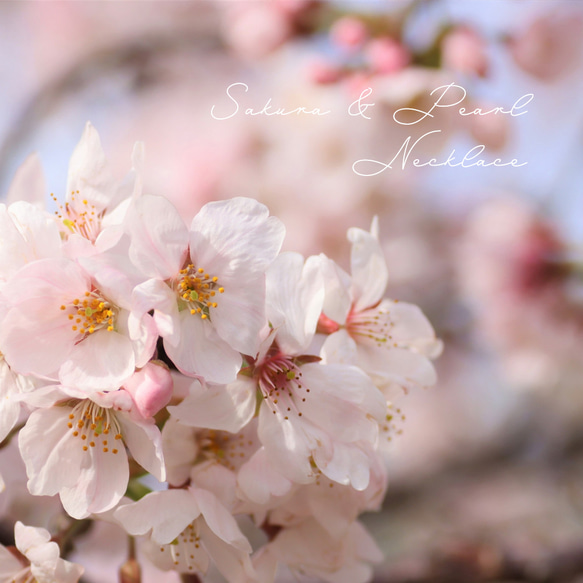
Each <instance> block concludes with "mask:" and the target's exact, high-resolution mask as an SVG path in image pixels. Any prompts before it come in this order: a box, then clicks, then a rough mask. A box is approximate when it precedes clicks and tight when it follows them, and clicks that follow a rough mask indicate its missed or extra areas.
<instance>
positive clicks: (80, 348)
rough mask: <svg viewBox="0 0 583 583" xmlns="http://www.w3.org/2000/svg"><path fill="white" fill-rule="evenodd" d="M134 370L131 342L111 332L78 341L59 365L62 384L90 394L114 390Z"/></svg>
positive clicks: (96, 334) (102, 331)
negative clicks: (90, 392)
mask: <svg viewBox="0 0 583 583" xmlns="http://www.w3.org/2000/svg"><path fill="white" fill-rule="evenodd" d="M134 370H135V357H134V350H133V347H132V343H131V342H130V340H129V338H128V337H127V336H123V335H122V334H118V333H117V332H115V331H108V330H105V329H103V330H99V331H98V332H96V333H94V334H91V335H89V336H87V337H86V338H85V339H84V340H83V341H81V342H79V344H77V345H76V346H75V347H74V348H73V349H72V350H71V352H70V354H69V358H68V359H67V360H66V361H65V363H64V364H63V365H62V366H61V368H60V371H59V379H60V381H61V383H62V384H64V385H70V386H73V387H75V386H77V387H83V388H85V389H87V390H90V391H108V390H115V389H118V388H119V387H120V386H121V385H122V384H123V383H124V382H125V381H126V380H127V379H129V378H130V376H131V375H132V374H133V372H134Z"/></svg>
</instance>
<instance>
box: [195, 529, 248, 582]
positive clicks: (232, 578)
mask: <svg viewBox="0 0 583 583" xmlns="http://www.w3.org/2000/svg"><path fill="white" fill-rule="evenodd" d="M200 534H201V539H202V540H203V541H204V548H205V549H206V551H207V552H208V554H209V555H210V556H211V559H212V560H213V562H214V564H215V566H216V567H217V569H218V570H219V572H220V573H221V574H222V575H223V576H224V577H225V579H226V580H227V581H229V583H250V582H253V581H257V576H256V574H255V570H254V569H253V565H252V563H251V559H250V557H249V552H250V550H249V551H246V550H241V549H240V548H238V547H236V546H232V545H231V544H228V543H226V542H224V539H222V538H221V537H219V536H216V535H215V533H214V532H213V531H212V530H211V529H210V528H209V527H208V526H207V525H206V524H204V523H202V524H201V525H200ZM241 536H242V535H241ZM244 540H245V541H246V540H247V539H244ZM247 544H249V543H247ZM249 549H250V547H249Z"/></svg>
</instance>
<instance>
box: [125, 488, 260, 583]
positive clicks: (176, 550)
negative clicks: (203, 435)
mask: <svg viewBox="0 0 583 583" xmlns="http://www.w3.org/2000/svg"><path fill="white" fill-rule="evenodd" d="M219 485H220V484H217V486H219ZM115 518H116V519H117V520H118V521H119V522H120V523H121V524H122V525H123V527H124V528H125V529H126V531H127V532H128V533H129V534H133V535H142V534H146V533H148V532H150V531H151V539H152V543H153V544H151V545H149V547H148V551H147V552H148V555H149V556H150V558H151V559H152V560H153V561H154V563H155V564H156V565H157V566H158V567H160V568H161V569H164V570H170V569H174V570H176V571H178V572H180V573H196V572H199V573H203V574H204V573H206V572H207V570H208V568H209V565H210V563H211V561H212V563H213V564H214V565H215V566H216V568H217V569H218V570H219V571H220V572H221V573H222V575H223V576H224V577H225V578H226V579H227V580H228V581H230V582H233V583H238V582H241V583H243V582H245V581H248V580H251V581H255V580H256V576H255V572H254V570H253V567H252V564H251V560H250V558H249V554H250V552H251V545H250V544H249V541H248V540H247V539H246V538H245V536H244V535H243V533H242V532H241V531H240V529H239V527H238V526H237V522H236V521H235V519H234V518H233V516H232V515H231V513H230V512H229V511H228V510H227V508H225V506H224V505H223V504H222V503H221V501H220V500H219V498H218V497H217V496H216V495H215V494H214V493H213V492H211V491H209V490H207V489H204V488H199V487H196V486H189V487H188V488H185V489H174V490H166V491H162V492H153V493H151V494H147V495H146V496H144V498H142V499H141V500H139V501H138V502H135V503H132V504H127V505H124V506H121V507H120V508H118V510H116V511H115Z"/></svg>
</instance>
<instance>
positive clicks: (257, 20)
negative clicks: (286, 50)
mask: <svg viewBox="0 0 583 583" xmlns="http://www.w3.org/2000/svg"><path fill="white" fill-rule="evenodd" d="M217 4H218V6H219V7H220V8H221V10H222V11H223V12H224V32H225V36H226V38H227V42H228V43H229V45H230V46H231V48H232V49H233V50H234V51H235V53H236V54H238V55H239V56H241V57H243V58H246V59H254V58H258V57H263V56H265V55H267V54H269V53H270V52H272V51H274V50H275V49H277V48H279V47H280V46H281V45H282V44H284V43H285V42H286V41H287V40H289V39H291V38H293V37H294V36H295V35H296V34H297V33H299V32H300V31H301V28H302V23H303V20H304V16H306V14H307V13H308V12H309V10H310V9H311V8H312V7H313V6H314V4H315V2H313V1H312V0H273V1H272V2H224V3H223V2H220V1H219V2H217Z"/></svg>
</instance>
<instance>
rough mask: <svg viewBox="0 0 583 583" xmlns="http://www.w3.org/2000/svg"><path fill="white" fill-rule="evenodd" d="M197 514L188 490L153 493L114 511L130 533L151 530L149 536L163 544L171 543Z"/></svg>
mask: <svg viewBox="0 0 583 583" xmlns="http://www.w3.org/2000/svg"><path fill="white" fill-rule="evenodd" d="M199 515H200V510H199V508H198V505H197V503H196V501H195V499H194V497H193V496H192V493H191V492H189V491H188V490H165V491H162V492H152V493H151V494H147V495H146V496H144V497H143V498H142V499H141V500H138V501H137V502H134V503H133V504H127V505H125V506H122V507H121V508H118V509H117V510H116V511H115V513H114V516H115V518H116V520H118V521H119V522H120V523H121V525H122V526H123V527H124V528H125V530H126V531H127V532H128V533H129V534H132V535H140V534H146V533H147V532H148V531H149V530H150V529H152V538H153V539H154V540H155V541H156V542H158V543H160V544H163V545H164V544H168V543H171V542H172V541H173V540H174V539H175V538H176V537H177V536H178V535H179V534H180V533H181V532H182V531H183V530H184V529H185V528H186V527H187V526H188V525H189V524H190V523H191V522H192V521H193V520H194V519H195V518H196V517H197V516H199Z"/></svg>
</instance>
